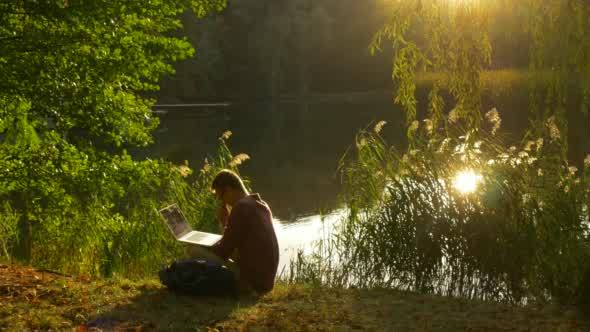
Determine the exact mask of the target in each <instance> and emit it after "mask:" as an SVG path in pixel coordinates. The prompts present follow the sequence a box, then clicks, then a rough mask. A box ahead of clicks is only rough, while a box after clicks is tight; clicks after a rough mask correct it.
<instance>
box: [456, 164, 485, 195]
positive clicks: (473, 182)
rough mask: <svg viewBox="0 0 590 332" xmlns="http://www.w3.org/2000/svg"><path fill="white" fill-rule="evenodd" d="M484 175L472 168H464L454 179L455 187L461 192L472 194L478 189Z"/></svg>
mask: <svg viewBox="0 0 590 332" xmlns="http://www.w3.org/2000/svg"><path fill="white" fill-rule="evenodd" d="M481 180H482V176H481V175H480V174H478V173H476V172H475V171H474V170H472V169H467V170H463V171H461V172H459V173H457V175H455V178H454V179H453V187H454V188H455V189H456V190H457V191H458V192H460V193H461V194H471V193H473V192H475V191H476V190H477V187H478V186H479V183H480V182H481Z"/></svg>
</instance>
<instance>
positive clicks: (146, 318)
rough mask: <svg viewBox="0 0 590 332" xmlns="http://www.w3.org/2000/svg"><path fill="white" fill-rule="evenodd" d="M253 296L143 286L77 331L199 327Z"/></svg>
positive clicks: (246, 303)
mask: <svg viewBox="0 0 590 332" xmlns="http://www.w3.org/2000/svg"><path fill="white" fill-rule="evenodd" d="M256 301H257V298H255V297H246V296H243V297H240V298H231V297H225V298H213V297H198V296H188V295H180V294H177V293H173V292H170V291H168V290H167V289H165V288H158V289H142V290H140V294H139V295H137V296H135V297H133V298H130V299H128V300H127V301H126V303H120V304H117V305H115V306H114V307H113V308H112V309H110V310H109V311H107V312H103V313H100V314H98V315H97V316H95V317H92V318H91V319H90V320H89V321H88V322H87V323H86V324H85V325H83V326H82V327H81V328H79V329H78V331H86V330H93V329H94V330H102V331H125V330H134V331H138V330H141V331H146V330H155V331H161V330H174V331H177V330H178V331H187V330H202V329H203V328H205V327H209V326H215V325H216V324H217V323H218V322H220V321H222V320H225V319H227V318H229V317H230V315H231V314H232V312H234V311H235V310H237V309H243V308H247V307H250V306H252V305H254V304H255V303H256Z"/></svg>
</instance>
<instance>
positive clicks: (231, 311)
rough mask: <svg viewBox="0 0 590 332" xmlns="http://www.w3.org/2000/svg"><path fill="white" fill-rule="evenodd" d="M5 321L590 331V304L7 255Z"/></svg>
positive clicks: (12, 325) (1, 312)
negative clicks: (231, 279) (56, 265)
mask: <svg viewBox="0 0 590 332" xmlns="http://www.w3.org/2000/svg"><path fill="white" fill-rule="evenodd" d="M0 330H2V331H29V330H54V331H166V330H169V331H350V330H359V331H360V330H368V331H590V314H589V313H588V312H586V313H585V312H582V311H581V310H580V309H579V308H575V307H563V306H554V305H545V306H530V307H524V308H523V307H515V306H509V305H504V304H496V303H485V302H478V301H468V300H462V299H453V298H444V297H435V296H426V295H419V294H414V293H409V292H400V291H395V290H356V289H348V290H344V289H325V288H318V287H312V286H307V285H285V284H278V285H277V286H276V287H275V289H274V290H273V291H272V292H271V293H269V294H267V295H265V296H263V297H261V298H253V297H248V298H239V299H234V298H225V299H223V298H222V299H220V298H199V297H189V296H180V295H177V294H174V293H171V292H168V291H167V290H166V289H165V288H163V287H162V286H161V285H160V284H159V282H158V281H157V280H147V281H146V280H144V281H129V280H125V279H117V278H114V279H91V278H88V277H83V276H76V277H72V276H65V275H60V274H56V273H53V272H50V271H41V270H38V269H34V268H31V267H22V266H14V265H0Z"/></svg>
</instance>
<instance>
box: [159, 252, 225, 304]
mask: <svg viewBox="0 0 590 332" xmlns="http://www.w3.org/2000/svg"><path fill="white" fill-rule="evenodd" d="M159 275H160V281H161V282H162V284H164V285H165V286H166V287H168V289H170V290H171V291H173V292H176V293H178V294H184V295H197V296H237V289H236V280H235V277H234V274H233V272H232V271H230V270H229V269H227V268H226V267H225V266H222V265H219V264H216V263H212V262H207V261H205V260H197V259H189V260H182V261H176V262H174V263H172V264H171V265H170V266H169V267H167V268H165V269H163V270H161V271H160V273H159Z"/></svg>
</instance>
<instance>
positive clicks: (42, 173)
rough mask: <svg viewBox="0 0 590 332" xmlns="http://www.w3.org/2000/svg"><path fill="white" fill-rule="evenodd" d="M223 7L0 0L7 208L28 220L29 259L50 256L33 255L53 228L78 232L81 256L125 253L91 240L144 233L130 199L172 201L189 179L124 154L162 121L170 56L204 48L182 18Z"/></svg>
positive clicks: (124, 0)
mask: <svg viewBox="0 0 590 332" xmlns="http://www.w3.org/2000/svg"><path fill="white" fill-rule="evenodd" d="M224 5H225V2H224V0H149V1H131V0H115V1H111V0H109V1H106V0H104V1H103V0H97V1H84V0H51V1H50V0H10V1H4V2H2V3H1V4H0V43H1V48H0V77H1V78H2V80H1V82H0V135H1V136H0V156H1V157H0V197H1V198H2V199H3V200H4V201H6V202H8V204H9V208H5V211H11V213H12V215H18V216H19V220H18V239H17V240H16V241H15V244H16V245H15V248H14V250H15V252H14V253H15V255H16V256H17V257H18V258H20V259H22V260H24V261H27V262H28V261H30V260H31V258H32V257H33V258H34V257H41V256H43V255H44V254H45V253H43V252H34V250H33V249H34V248H33V246H32V241H50V242H51V241H52V240H56V239H51V238H39V237H37V235H36V234H40V233H43V232H45V233H44V234H52V235H53V236H58V237H59V234H60V233H61V234H63V235H64V236H66V235H67V234H69V235H68V236H72V238H71V242H69V245H70V246H72V247H77V245H80V247H79V248H80V252H82V250H83V248H85V249H84V250H90V251H92V250H97V248H98V250H102V249H105V252H106V253H109V254H111V255H113V254H120V252H117V251H118V250H120V248H121V247H120V244H117V243H115V242H116V241H113V240H112V239H113V237H109V236H108V235H106V236H105V237H104V238H101V239H100V240H101V241H102V242H101V241H98V242H96V241H93V240H92V239H91V236H93V235H95V234H96V233H94V232H93V230H96V231H99V230H101V229H102V230H105V229H107V228H108V229H110V231H109V232H115V233H117V232H121V231H122V230H123V229H125V228H130V227H131V228H135V230H134V232H139V231H140V230H141V229H143V230H145V227H146V226H145V225H143V226H142V225H141V223H140V224H133V223H129V222H126V220H129V219H132V216H130V215H129V214H130V213H133V211H134V210H133V209H131V207H136V208H137V207H142V208H145V207H146V204H148V203H149V202H151V203H150V204H152V205H153V204H154V199H158V198H160V199H164V197H165V195H166V193H170V192H172V191H174V190H172V189H171V188H173V187H174V183H176V184H178V183H180V182H179V181H180V179H181V178H180V177H179V176H178V174H177V173H178V172H176V171H174V169H172V168H171V167H170V165H168V164H166V163H163V162H158V161H151V160H147V161H142V162H138V161H134V160H132V159H131V158H130V157H129V156H128V155H127V154H126V152H125V150H126V149H127V148H129V147H141V146H146V145H148V144H149V143H150V142H151V141H152V137H151V132H152V130H153V129H154V128H155V127H156V126H157V125H158V120H157V118H155V117H153V116H152V114H151V106H152V105H153V103H154V101H153V100H152V99H149V98H146V97H144V96H145V92H148V91H154V90H157V89H158V85H157V83H158V81H159V79H160V78H161V76H162V75H163V74H171V73H173V67H172V65H171V63H172V62H174V61H178V60H182V59H185V58H187V57H190V56H192V55H193V54H194V50H193V49H192V47H191V45H190V43H189V42H188V41H187V40H186V39H185V38H176V37H172V33H173V32H174V31H176V30H177V29H179V28H180V27H181V21H180V20H179V18H178V16H179V15H180V14H181V13H183V12H185V11H187V10H189V9H191V10H192V11H193V12H194V13H195V14H196V15H197V16H198V17H203V16H205V15H207V14H208V13H211V12H213V11H219V10H221V9H222V8H223V7H224ZM175 181H176V182H175ZM155 203H157V201H156V202H155ZM148 205H149V204H148ZM101 211H102V212H101ZM148 214H149V213H148ZM144 216H145V215H144ZM82 221H84V222H82ZM117 225H118V226H117ZM85 227H89V228H88V229H86V228H85ZM142 227H143V228H142ZM150 227H151V226H150ZM117 229H119V230H118V231H117ZM50 230H54V231H55V232H54V231H50ZM107 233H108V232H103V234H107ZM127 234H129V233H127ZM84 241H89V242H88V243H93V244H95V245H94V246H90V245H85V246H84ZM60 243H61V242H60ZM100 246H103V248H100ZM147 246H148V244H145V243H144V244H143V245H142V246H138V247H137V248H143V249H140V250H146V248H147ZM48 248H51V245H49V247H48ZM53 248H54V249H56V248H55V246H54V247H53ZM62 249H63V248H62ZM49 251H51V250H49ZM52 253H54V254H57V255H59V253H58V252H55V251H54V252H52ZM95 256H96V257H97V261H96V262H95V263H96V264H95V265H93V266H96V265H101V264H102V263H101V262H103V261H104V257H102V256H101V255H95ZM55 259H56V260H57V259H60V258H59V257H55ZM61 259H62V260H63V257H62V258H61ZM73 259H75V258H73ZM102 265H103V266H104V264H102Z"/></svg>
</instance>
